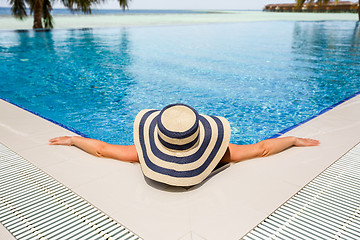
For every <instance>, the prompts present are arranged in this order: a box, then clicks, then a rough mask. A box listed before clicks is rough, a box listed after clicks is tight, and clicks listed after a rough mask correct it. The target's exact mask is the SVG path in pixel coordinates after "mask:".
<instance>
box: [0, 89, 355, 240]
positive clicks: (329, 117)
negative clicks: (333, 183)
mask: <svg viewBox="0 0 360 240" xmlns="http://www.w3.org/2000/svg"><path fill="white" fill-rule="evenodd" d="M358 105H360V94H359V93H356V94H354V95H352V96H351V97H348V98H347V99H344V100H342V101H340V102H339V103H336V104H334V105H332V106H330V107H328V108H326V109H324V110H322V111H321V112H320V113H319V114H317V115H316V116H313V117H311V118H309V119H307V120H306V121H303V122H302V123H301V124H297V125H294V126H292V127H291V128H288V129H285V130H286V131H285V130H283V131H282V133H281V134H282V135H284V136H286V135H290V134H292V135H297V136H304V137H317V136H319V137H321V135H322V134H323V133H325V135H326V137H323V139H322V144H321V146H320V147H316V148H297V149H296V148H294V149H290V150H288V151H285V152H283V153H281V154H278V155H275V156H270V157H268V158H267V159H266V160H261V159H254V160H251V161H244V162H241V163H238V164H234V165H232V166H231V167H230V168H228V169H227V170H226V171H223V172H220V173H219V174H217V175H216V176H214V177H213V178H212V179H210V180H208V181H207V182H206V183H204V184H203V185H202V186H200V187H199V188H197V189H193V190H191V191H187V190H179V189H177V190H176V189H172V188H170V189H165V188H164V187H163V186H155V187H154V185H152V184H151V183H149V182H148V181H146V180H145V179H144V178H143V177H142V173H141V171H140V168H139V166H138V165H137V164H128V163H122V162H119V161H112V160H108V159H106V160H102V159H98V158H95V157H93V156H89V155H88V154H86V153H84V152H82V151H80V150H78V149H76V148H70V147H62V146H48V145H47V139H49V137H55V136H57V135H59V134H64V135H69V134H74V133H72V132H71V131H70V130H67V129H64V128H63V127H61V126H59V125H57V124H55V123H54V122H50V121H49V120H46V119H44V118H42V117H39V116H36V115H35V114H34V113H31V112H29V111H27V110H25V109H23V108H20V107H18V106H16V105H13V104H12V103H9V102H7V101H5V100H2V101H0V109H2V110H4V111H2V112H4V113H8V114H6V116H2V117H1V118H0V133H2V134H1V135H0V136H1V137H0V142H2V143H3V144H4V145H5V146H7V147H9V148H10V149H12V150H13V151H15V152H17V153H18V154H19V155H21V156H23V157H24V158H25V159H27V160H28V161H30V162H32V163H33V164H34V165H36V166H37V167H39V168H40V169H42V170H43V171H45V172H47V173H48V174H49V175H51V176H53V177H54V178H55V179H57V180H59V181H60V182H62V183H63V184H64V185H67V186H68V187H69V188H70V189H72V190H73V191H75V192H76V193H77V194H79V195H80V196H82V197H84V198H85V199H87V200H88V201H89V202H91V203H93V204H94V205H95V206H97V207H98V208H99V209H101V210H103V211H104V212H105V213H107V214H108V215H110V216H111V217H113V218H115V220H117V221H118V222H119V223H120V224H122V225H124V226H125V227H127V228H129V229H131V230H132V231H133V232H135V233H136V234H138V235H139V236H140V237H143V238H144V239H149V238H150V239H153V238H154V235H151V233H149V232H147V231H146V230H144V228H143V225H141V224H143V223H140V225H139V226H137V223H135V222H136V221H139V220H138V219H131V217H129V216H130V214H131V211H134V209H136V207H137V206H133V205H131V202H130V201H132V200H130V199H128V200H127V202H126V201H124V202H123V203H122V205H124V206H122V207H119V206H118V205H117V204H114V203H115V202H114V201H112V200H109V201H108V202H106V200H104V199H103V198H106V196H105V197H100V198H97V197H96V196H94V195H96V192H95V193H94V191H103V192H102V194H103V195H107V194H109V195H110V196H112V195H111V193H110V192H111V188H106V187H105V188H104V190H101V188H103V187H102V186H101V185H100V186H99V185H97V183H96V182H97V181H103V183H104V184H111V182H113V181H114V179H115V182H116V181H117V180H119V179H120V180H121V177H120V178H119V177H118V176H117V175H121V174H120V172H121V173H123V174H129V175H128V176H127V178H128V179H131V180H132V181H134V182H135V184H134V185H133V187H134V188H135V189H137V191H139V192H141V194H139V193H138V194H139V195H141V196H140V198H146V197H148V198H154V199H156V200H157V201H159V202H162V200H163V199H164V200H166V199H167V200H170V202H173V203H174V204H175V205H176V203H177V201H178V200H177V199H182V201H183V202H179V203H178V204H179V208H180V209H182V208H183V210H184V209H187V208H190V209H193V208H194V209H193V210H192V211H196V209H197V210H198V211H200V212H201V213H202V215H204V214H205V215H206V214H208V213H207V211H208V210H209V209H208V208H210V209H213V207H215V206H213V205H211V204H212V203H211V202H208V201H209V200H206V199H205V200H203V201H204V205H205V207H203V206H196V208H195V207H194V206H192V205H193V204H194V201H195V202H196V201H198V199H203V198H204V197H209V196H212V197H213V198H214V199H215V202H219V203H223V202H226V203H228V202H229V201H230V202H231V204H229V206H227V207H225V208H223V210H222V211H221V212H225V213H223V214H224V217H229V216H226V215H227V214H230V212H231V213H232V211H233V210H234V211H235V212H237V211H238V212H239V213H241V214H244V217H245V218H246V221H247V224H244V225H245V226H243V227H239V228H240V229H239V230H238V233H237V234H236V233H235V232H232V233H231V234H232V235H231V234H229V235H228V238H229V239H235V237H234V236H236V238H240V237H241V236H242V234H245V233H246V232H248V231H249V230H251V228H252V227H254V226H255V225H256V224H258V223H260V222H261V221H262V220H263V219H265V218H266V217H267V216H268V215H269V214H270V213H271V212H273V211H274V210H275V209H276V208H277V207H278V206H280V205H281V204H283V203H284V202H285V201H286V200H288V199H289V198H290V197H291V196H293V195H294V194H295V193H296V192H297V191H298V190H300V189H301V188H302V187H303V186H304V185H306V184H307V183H308V182H309V181H311V180H312V179H313V178H314V177H316V176H317V175H318V174H320V173H321V172H322V171H323V170H324V169H326V168H327V167H328V166H329V165H331V164H332V163H333V162H334V161H336V160H337V159H338V158H339V157H340V156H341V155H343V154H344V153H345V152H347V151H348V150H349V149H350V148H352V147H353V146H354V145H356V144H357V143H358V142H359V138H358V136H359V129H360V123H359V120H358V119H359V118H360V113H359V110H358V109H360V108H359V107H358ZM356 111H358V112H356ZM354 112H355V113H354ZM12 114H13V115H15V117H14V119H12V117H11V116H10V115H12ZM334 116H335V117H336V116H337V117H338V118H334ZM339 119H340V120H339ZM339 121H343V122H344V123H340V124H338V123H337V122H339ZM354 121H355V122H354ZM27 125H31V126H27ZM335 125H336V126H335ZM346 125H349V126H350V127H351V128H349V129H347V128H345V127H344V126H346ZM32 128H34V129H32ZM335 128H337V130H336V131H335V130H334V129H335ZM343 132H345V134H343ZM339 134H343V135H342V137H341V138H343V140H342V141H341V142H339V141H338V139H339ZM351 134H352V135H351ZM329 136H330V138H333V139H332V140H331V141H330V140H329V139H328V138H329ZM345 138H347V139H351V140H349V141H348V142H346V143H344V141H345ZM339 146H340V147H339ZM335 148H339V150H338V151H337V152H336V153H332V152H331V151H333V149H335ZM327 152H330V153H327ZM40 153H41V154H40ZM326 154H327V157H330V158H332V159H330V160H326V161H324V159H322V155H326ZM43 155H45V156H43ZM299 156H300V157H299ZM40 158H42V160H41V159H40ZM49 158H54V159H55V160H50V159H49ZM289 158H291V159H296V158H298V160H296V161H293V162H292V163H291V161H289V160H288V159H289ZM73 159H76V162H74V161H73ZM51 161H52V163H50V162H51ZM297 161H299V163H297ZM78 162H80V163H82V164H86V165H89V167H85V168H86V169H83V168H84V167H83V166H80V167H79V166H77V165H76V164H77V163H78ZM294 164H295V165H296V164H297V166H296V168H299V173H298V176H291V177H289V176H287V177H288V179H285V178H284V179H285V180H284V179H280V178H281V177H279V174H283V175H284V176H285V175H286V174H285V173H284V170H286V169H287V168H289V169H290V170H291V167H292V165H294ZM62 165H64V169H63V170H60V172H57V170H58V168H59V169H61V167H63V166H62ZM69 165H70V166H72V167H73V166H74V167H75V168H76V167H79V169H81V171H84V172H83V174H80V175H81V176H83V177H84V178H85V180H83V181H81V180H79V179H77V175H79V173H78V172H76V170H74V171H73V172H69V171H68V169H69V168H68V167H69ZM315 165H319V166H315ZM95 168H99V169H100V170H101V171H103V172H102V173H101V174H100V175H101V176H98V177H97V178H96V179H95V178H94V177H92V175H91V174H93V173H92V171H93V169H95ZM112 168H114V169H116V173H114V171H113V170H112ZM310 168H311V169H310ZM270 170H271V172H269V171H270ZM301 170H303V171H301ZM87 172H88V173H87ZM107 174H109V175H110V176H111V177H109V179H107V180H106V176H105V175H107ZM294 174H295V175H296V172H291V171H290V172H289V175H294ZM71 175H73V176H71ZM130 175H131V176H130ZM253 175H255V176H256V177H255V178H254V177H253ZM303 175H306V177H304V176H303ZM86 178H89V179H86ZM104 178H105V180H103V179H104ZM256 178H261V180H265V179H266V181H267V182H269V183H268V184H269V185H268V186H266V188H273V191H274V193H276V194H275V195H279V196H269V197H268V199H267V200H266V201H267V202H270V203H264V202H263V201H260V200H258V196H256V195H262V194H261V193H256V192H253V190H252V189H251V187H257V188H259V189H261V188H263V189H264V191H266V188H264V187H263V186H262V185H263V184H264V183H259V182H258V183H253V184H252V183H248V184H246V185H240V186H238V185H239V184H241V183H237V182H235V181H238V180H239V179H240V180H241V179H242V180H248V179H251V180H252V181H256ZM297 178H303V179H302V180H301V181H300V180H298V179H297ZM304 179H305V180H304ZM122 181H123V180H122ZM234 182H235V183H234ZM239 182H241V181H239ZM229 183H231V184H229ZM229 187H230V188H233V187H234V189H238V188H239V187H240V188H242V190H241V191H239V192H238V193H236V194H237V195H239V194H244V193H246V195H250V197H248V199H247V200H246V201H243V205H244V206H243V207H245V209H242V207H241V206H239V205H238V204H237V203H234V202H232V201H231V200H232V196H231V194H232V192H234V189H229ZM90 188H93V189H95V190H93V189H90ZM125 188H126V189H127V191H129V192H132V191H133V188H129V187H125ZM221 188H223V189H221ZM248 188H249V189H248ZM214 189H218V190H217V191H218V192H220V193H215V192H213V191H214ZM221 192H222V193H223V194H221ZM116 194H119V196H122V195H121V194H120V193H116ZM267 194H269V193H267ZM226 196H227V197H226ZM237 197H239V196H237ZM175 198H176V199H175ZM243 198H244V197H243ZM189 199H191V201H189ZM250 200H251V201H254V202H257V204H258V205H262V204H264V205H269V206H258V205H256V206H254V205H251V203H250V202H251V201H250ZM103 201H105V202H106V203H107V204H110V206H106V204H104V203H103ZM129 202H130V203H129ZM150 202H151V203H152V204H154V202H152V200H151V201H150ZM138 203H139V202H138ZM112 204H114V205H112ZM140 204H141V203H140ZM249 204H250V206H249ZM145 205H146V204H145ZM188 205H189V206H188ZM270 205H271V206H270ZM142 207H143V206H141V207H140V208H142ZM156 207H160V206H156ZM156 207H154V208H155V209H156ZM169 207H172V206H171V205H170V206H169ZM202 207H203V208H204V209H201V208H202ZM117 208H119V209H121V211H125V209H126V208H129V209H130V210H129V211H128V212H126V211H125V212H123V213H122V212H121V211H119V209H117ZM199 208H200V209H199ZM113 209H116V210H114V211H113ZM142 210H144V209H142ZM205 210H207V211H205ZM145 211H148V210H146V209H145ZM171 211H175V210H171ZM204 211H205V212H204ZM212 211H213V212H216V211H217V210H212ZM109 212H110V214H109ZM175 212H176V211H175ZM189 212H190V211H189ZM189 212H185V213H183V215H182V216H181V219H180V220H179V221H180V222H179V223H178V224H182V225H184V226H182V227H180V229H178V228H174V226H172V225H171V224H170V225H169V226H168V227H169V228H170V229H173V232H174V234H175V236H176V237H177V238H179V239H180V237H181V236H183V239H188V238H187V236H191V235H189V232H190V234H193V235H194V234H197V235H198V236H200V237H202V238H204V239H216V237H219V236H220V235H219V234H220V233H217V232H214V231H213V230H208V224H209V221H208V220H204V219H199V218H198V217H195V216H193V215H192V214H191V213H189ZM151 213H152V212H151ZM195 213H196V212H195ZM149 214H150V213H147V214H145V216H147V217H148V218H150V216H149ZM179 214H180V213H179ZM214 214H215V213H214ZM165 215H166V214H165ZM200 215H201V214H200ZM160 216H162V214H160ZM127 218H130V219H127ZM208 218H210V223H211V220H213V221H215V220H214V219H212V218H213V216H212V215H210V216H208ZM231 218H233V219H234V220H236V221H239V219H237V218H239V216H230V219H231ZM166 219H168V216H164V217H163V219H162V224H165V225H166V224H168V223H166V222H165V221H166ZM220 219H221V217H220ZM148 220H149V219H148ZM200 220H202V221H205V222H206V221H207V222H206V223H207V224H203V223H201V221H200ZM240 220H241V219H240ZM155 223H156V221H155ZM204 225H206V226H204ZM220 226H221V224H220ZM146 227H147V226H146ZM138 228H139V230H137V229H138ZM160 228H161V227H160ZM205 229H206V230H205ZM170 231H171V230H170ZM206 231H207V232H206ZM226 231H228V230H226ZM207 234H209V235H208V236H207ZM221 234H223V233H221ZM169 236H170V235H169ZM169 236H168V237H169ZM171 236H172V235H171ZM212 236H214V237H212ZM221 236H222V235H221Z"/></svg>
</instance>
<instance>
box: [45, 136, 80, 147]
mask: <svg viewBox="0 0 360 240" xmlns="http://www.w3.org/2000/svg"><path fill="white" fill-rule="evenodd" d="M49 145H65V146H72V145H74V143H73V142H72V137H69V136H64V137H56V138H52V139H50V140H49Z"/></svg>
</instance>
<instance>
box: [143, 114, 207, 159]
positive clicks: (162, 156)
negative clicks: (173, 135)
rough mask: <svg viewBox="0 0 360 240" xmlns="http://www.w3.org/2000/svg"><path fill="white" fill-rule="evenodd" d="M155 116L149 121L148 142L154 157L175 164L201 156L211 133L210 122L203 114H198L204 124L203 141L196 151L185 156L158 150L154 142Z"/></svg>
mask: <svg viewBox="0 0 360 240" xmlns="http://www.w3.org/2000/svg"><path fill="white" fill-rule="evenodd" d="M156 118H157V117H155V118H154V119H153V121H152V122H151V123H150V126H149V142H150V148H151V151H152V153H153V154H154V155H155V156H156V157H158V158H160V159H161V160H164V161H167V162H173V163H177V164H186V163H192V162H196V160H198V159H199V158H200V157H201V156H202V154H203V153H204V152H205V150H206V148H207V147H208V146H209V143H210V139H211V135H212V131H211V126H210V123H209V122H208V121H207V120H206V118H204V117H203V116H199V120H200V121H201V123H202V124H203V126H204V131H205V133H204V141H203V143H202V144H201V146H200V148H199V149H198V151H197V152H196V153H194V154H192V155H189V156H186V157H176V156H172V155H168V154H166V153H164V152H162V151H160V150H159V149H158V147H157V146H156V144H155V132H156V130H155V127H156V123H157V120H156Z"/></svg>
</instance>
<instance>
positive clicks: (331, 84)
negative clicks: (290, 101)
mask: <svg viewBox="0 0 360 240" xmlns="http://www.w3.org/2000/svg"><path fill="white" fill-rule="evenodd" d="M358 31H359V28H358V22H356V23H355V22H354V23H351V24H346V25H345V26H344V25H342V24H331V23H329V22H318V23H308V22H297V23H295V26H294V32H293V42H292V53H293V59H294V62H295V64H294V68H296V69H295V70H296V71H299V70H300V71H303V72H306V74H304V75H302V76H301V77H300V78H299V79H300V80H303V81H307V82H309V85H308V91H307V92H309V93H314V94H313V101H314V102H316V104H318V105H322V106H323V107H324V108H325V107H326V106H329V105H331V104H332V103H333V102H332V101H333V100H332V99H331V98H329V99H327V98H328V97H327V94H326V93H327V92H334V94H335V95H338V96H341V95H342V92H343V91H344V85H346V86H347V88H350V89H351V88H352V89H358V86H359V74H358V69H359V68H360V62H359V59H360V51H359V50H360V45H359V43H360V37H359V34H358ZM318 93H321V96H323V97H321V98H319V96H318Z"/></svg>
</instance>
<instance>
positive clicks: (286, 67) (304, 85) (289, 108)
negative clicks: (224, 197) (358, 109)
mask: <svg viewBox="0 0 360 240" xmlns="http://www.w3.org/2000/svg"><path fill="white" fill-rule="evenodd" d="M359 50H360V36H359V26H358V25H357V23H356V22H291V21H290V22H249V23H236V24H206V25H191V26H157V27H154V26H153V27H129V28H118V29H82V30H53V31H45V32H34V31H24V32H15V31H2V32H0V63H1V64H0V76H1V79H0V83H1V88H0V97H1V98H3V99H6V100H8V101H10V102H12V103H15V104H17V105H20V106H22V107H24V108H26V109H29V110H31V111H33V112H35V113H37V114H39V115H41V116H43V117H46V118H48V119H51V120H53V121H55V122H58V123H61V124H62V125H64V126H66V127H68V128H71V129H74V130H76V131H79V132H81V133H83V134H85V135H86V136H89V137H92V138H97V139H101V140H104V141H108V142H111V143H120V144H132V141H133V137H132V122H133V119H134V118H135V116H136V114H137V112H138V111H140V110H141V109H144V108H155V109H161V108H162V107H164V106H165V105H167V104H170V103H175V102H183V103H186V104H189V105H191V106H193V107H195V108H196V109H197V110H198V111H199V112H200V113H204V114H213V115H221V116H224V117H226V118H228V120H229V121H230V124H231V128H232V138H231V142H233V143H254V142H256V141H259V140H262V139H265V138H268V137H270V136H272V135H274V134H276V133H277V132H279V131H282V130H283V129H286V128H288V127H291V126H293V125H295V124H298V123H299V122H301V121H304V120H305V119H308V118H309V117H312V116H314V115H316V114H317V113H319V112H320V111H321V110H323V109H325V108H327V107H329V106H331V105H333V104H335V103H337V102H339V101H341V100H342V99H345V98H347V97H349V96H351V95H353V94H356V93H358V92H359V91H360V80H359V79H360V71H359V69H360V51H359Z"/></svg>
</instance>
